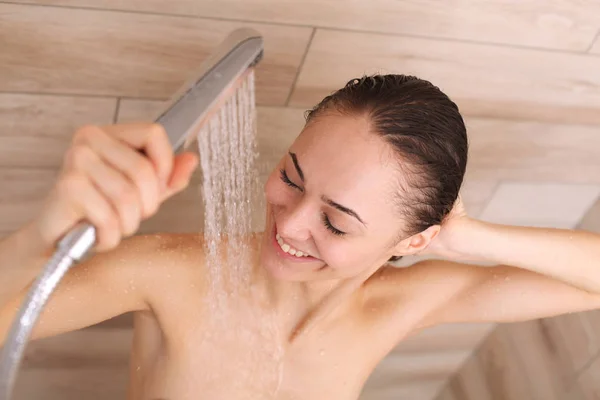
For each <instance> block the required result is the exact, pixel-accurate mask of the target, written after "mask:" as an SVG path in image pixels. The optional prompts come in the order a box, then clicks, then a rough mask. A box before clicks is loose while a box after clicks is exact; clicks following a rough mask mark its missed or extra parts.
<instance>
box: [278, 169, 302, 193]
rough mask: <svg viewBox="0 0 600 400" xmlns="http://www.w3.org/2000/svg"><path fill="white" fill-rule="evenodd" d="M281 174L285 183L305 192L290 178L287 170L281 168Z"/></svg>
mask: <svg viewBox="0 0 600 400" xmlns="http://www.w3.org/2000/svg"><path fill="white" fill-rule="evenodd" d="M279 172H280V175H281V180H282V181H283V183H285V184H286V185H288V186H289V187H291V188H294V189H298V190H299V191H301V192H303V190H302V188H301V187H300V186H298V185H296V184H295V183H294V182H292V181H291V180H290V178H289V177H288V176H287V173H286V172H285V169H283V168H282V169H280V170H279Z"/></svg>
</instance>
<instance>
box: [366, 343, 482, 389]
mask: <svg viewBox="0 0 600 400" xmlns="http://www.w3.org/2000/svg"><path fill="white" fill-rule="evenodd" d="M471 352H472V349H466V350H464V349H463V350H457V351H431V352H421V353H412V354H407V353H397V352H396V353H390V354H389V355H388V356H387V357H385V358H384V359H383V360H382V361H381V362H380V363H379V365H378V366H377V368H376V369H375V371H374V372H373V374H372V375H371V377H370V378H369V387H384V386H386V387H387V386H392V385H395V384H400V383H406V382H417V381H419V380H425V381H437V380H443V379H446V378H448V377H449V376H450V375H451V374H452V373H453V372H454V371H456V370H457V369H458V368H459V367H460V366H461V365H462V364H463V363H464V362H465V361H466V360H467V359H468V358H469V357H470V356H471Z"/></svg>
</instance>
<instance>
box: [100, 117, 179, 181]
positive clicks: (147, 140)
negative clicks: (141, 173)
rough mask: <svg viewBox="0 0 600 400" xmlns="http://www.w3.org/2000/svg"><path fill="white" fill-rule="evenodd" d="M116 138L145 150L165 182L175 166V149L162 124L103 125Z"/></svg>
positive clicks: (104, 129) (103, 128)
mask: <svg viewBox="0 0 600 400" xmlns="http://www.w3.org/2000/svg"><path fill="white" fill-rule="evenodd" d="M101 128H102V130H103V131H105V132H106V133H108V134H109V135H110V136H112V137H114V138H115V139H118V140H121V141H123V142H124V143H127V144H128V145H129V146H130V147H133V148H136V149H139V150H143V151H144V153H146V154H147V155H148V157H149V158H150V161H151V162H152V163H153V165H154V167H155V168H156V171H157V173H158V176H159V178H160V180H161V181H162V182H164V183H165V184H166V183H167V180H168V179H169V176H170V174H171V170H172V168H173V158H174V157H173V149H172V147H171V143H170V142H169V138H168V136H167V133H166V132H165V130H164V128H163V127H162V126H161V125H160V124H143V123H132V124H121V125H108V126H103V127H101Z"/></svg>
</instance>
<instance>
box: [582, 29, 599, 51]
mask: <svg viewBox="0 0 600 400" xmlns="http://www.w3.org/2000/svg"><path fill="white" fill-rule="evenodd" d="M599 39H600V29H598V31H597V32H596V35H595V36H594V38H593V39H592V43H590V45H589V46H588V48H587V49H586V50H585V54H589V55H591V56H593V55H594V53H590V51H592V49H593V48H594V45H595V44H596V42H597V41H598V40H599Z"/></svg>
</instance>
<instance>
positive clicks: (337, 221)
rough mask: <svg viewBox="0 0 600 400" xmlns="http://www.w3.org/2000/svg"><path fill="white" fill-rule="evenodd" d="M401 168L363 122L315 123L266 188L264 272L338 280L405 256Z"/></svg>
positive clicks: (330, 119) (331, 118) (325, 118)
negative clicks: (401, 235) (398, 200)
mask: <svg viewBox="0 0 600 400" xmlns="http://www.w3.org/2000/svg"><path fill="white" fill-rule="evenodd" d="M397 163H398V158H397V156H395V155H394V154H393V153H392V149H391V147H390V146H389V145H388V144H387V143H385V142H384V140H383V139H381V138H380V137H379V136H378V135H375V134H373V133H371V132H369V122H368V120H367V119H366V118H365V117H352V116H346V115H340V114H333V113H328V114H325V115H321V116H318V117H317V118H316V119H314V120H312V121H311V122H310V123H309V124H308V125H307V126H306V127H305V128H304V130H303V131H302V132H301V134H300V135H299V136H298V137H297V139H296V140H295V142H294V143H293V144H292V146H291V147H290V149H289V153H288V154H285V156H284V157H283V158H282V159H281V161H280V162H279V164H278V165H277V167H276V168H275V170H274V171H273V172H272V173H271V175H270V176H269V178H268V180H267V183H266V185H265V194H266V201H267V218H266V221H267V223H266V228H265V235H264V238H263V247H262V253H261V257H262V262H263V265H264V266H265V268H267V269H268V270H269V271H270V272H271V273H272V274H273V275H274V276H276V277H277V278H279V279H284V280H295V281H306V280H317V279H341V278H348V277H353V276H357V275H359V274H361V273H363V272H366V271H368V270H371V271H373V270H374V268H375V269H376V268H377V267H379V266H381V265H383V264H384V263H385V262H386V261H387V260H388V259H389V258H390V257H391V256H392V255H401V254H402V252H403V251H402V249H403V248H404V247H403V245H405V244H406V243H404V242H406V241H402V242H401V243H400V244H398V241H397V238H398V235H399V233H401V232H402V231H403V225H404V223H403V221H402V218H401V216H400V215H399V212H398V207H397V205H396V201H395V200H396V196H397V195H398V190H399V188H400V184H401V179H402V175H401V173H400V169H399V168H398V165H397ZM298 251H300V252H302V254H308V255H309V257H305V256H300V257H298ZM293 253H295V254H293Z"/></svg>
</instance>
